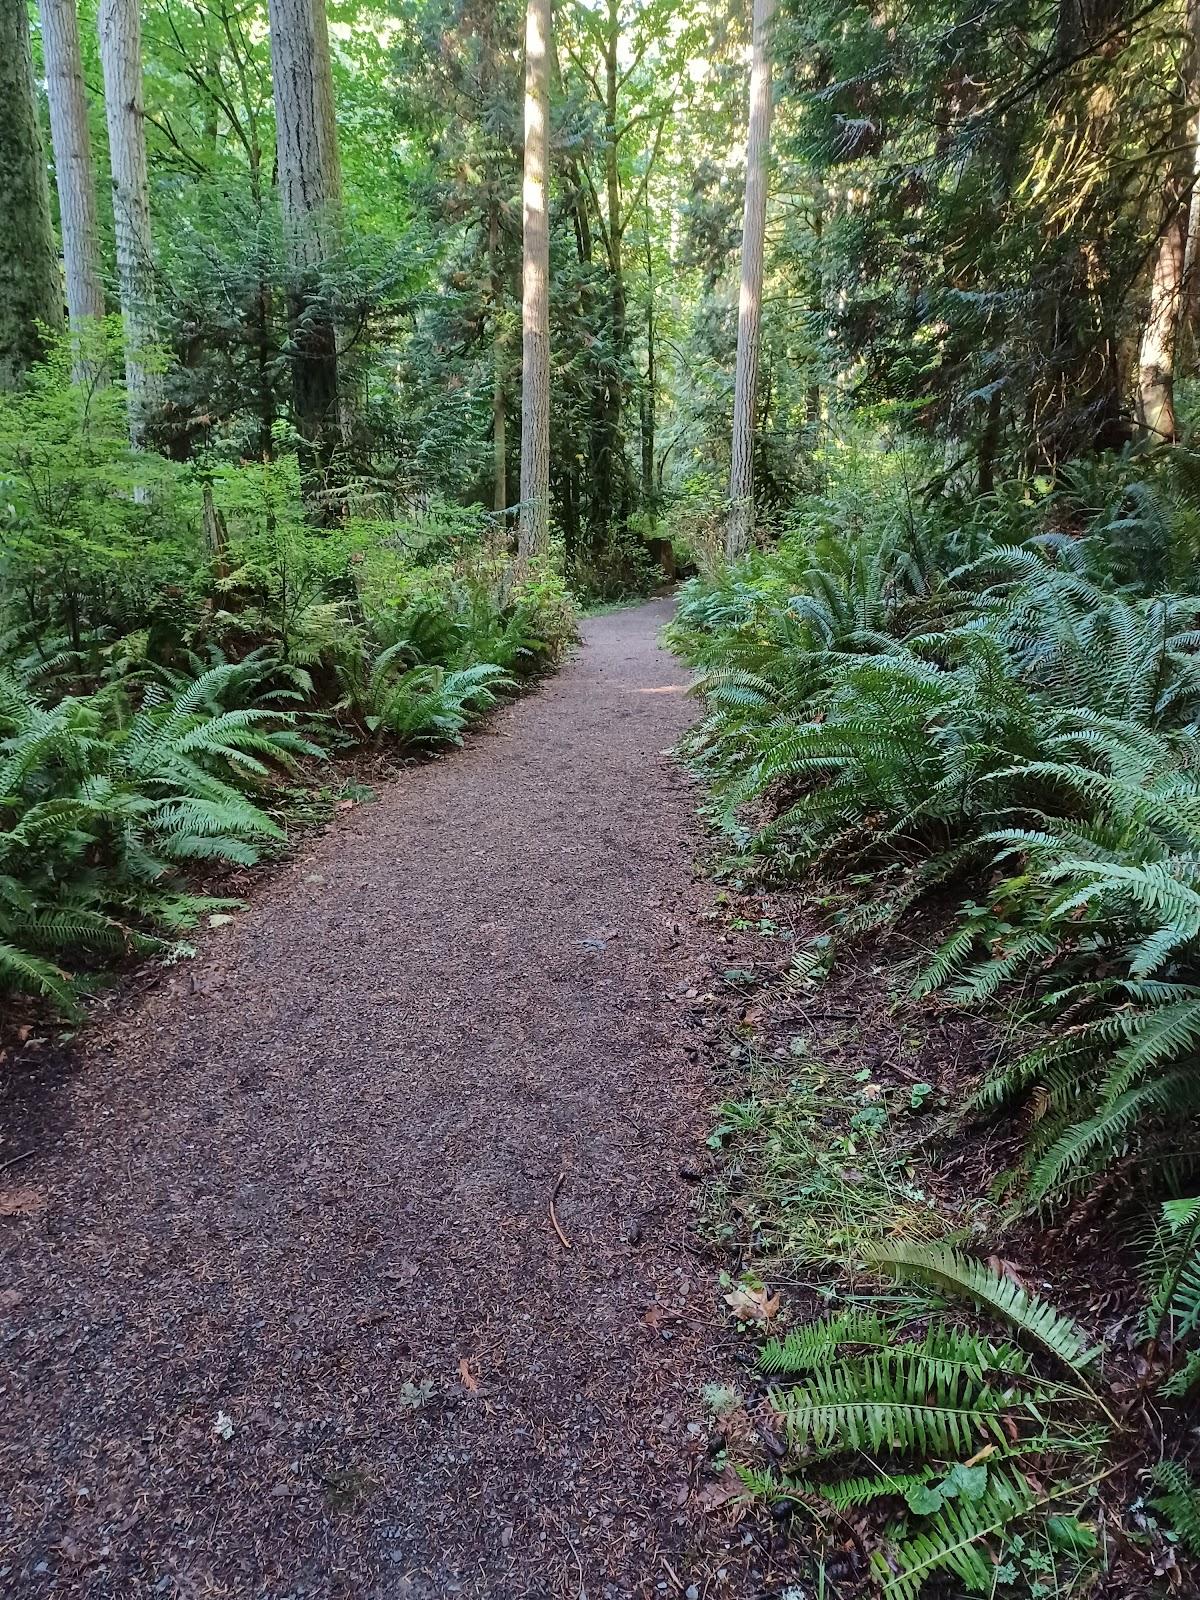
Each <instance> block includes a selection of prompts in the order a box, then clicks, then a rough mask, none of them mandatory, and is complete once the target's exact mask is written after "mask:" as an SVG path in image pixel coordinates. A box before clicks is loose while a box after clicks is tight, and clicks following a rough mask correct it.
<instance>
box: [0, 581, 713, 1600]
mask: <svg viewBox="0 0 1200 1600" xmlns="http://www.w3.org/2000/svg"><path fill="white" fill-rule="evenodd" d="M666 616H667V608H666V606H665V605H663V604H656V605H653V606H647V607H643V608H640V609H636V610H630V611H626V612H622V613H619V614H616V615H611V616H607V617H604V618H599V619H595V620H593V621H591V622H590V623H589V624H588V625H587V628H586V646H585V648H584V649H583V651H582V652H581V653H580V655H579V656H578V658H577V659H576V660H575V661H574V662H573V663H572V664H571V665H570V666H568V668H567V669H566V670H565V671H564V672H563V673H562V674H561V675H560V676H559V677H558V678H556V679H555V680H554V681H552V682H551V683H549V684H547V685H546V686H545V687H544V688H543V689H542V690H541V691H540V692H539V693H537V694H536V695H534V696H532V697H530V698H528V699H526V700H523V701H521V702H520V703H518V704H516V705H514V706H512V707H511V708H509V709H507V710H506V711H505V712H503V713H502V714H501V715H500V716H498V717H497V718H496V719H495V720H494V721H493V723H492V724H491V726H490V728H489V729H488V730H487V731H485V732H484V733H482V734H480V735H479V736H477V737H475V738H474V739H473V740H472V741H471V743H470V744H469V746H468V748H467V749H466V750H464V751H462V752H456V753H454V754H453V755H451V756H450V757H448V758H447V759H445V760H442V761H437V762H433V763H430V764H429V765H426V766H422V767H419V768H416V769H414V770H412V771H411V772H406V773H404V774H403V775H401V776H400V777H399V778H397V780H396V781H395V782H394V783H391V784H389V786H388V787H387V788H386V789H384V790H383V791H381V792H380V793H379V794H378V796H377V801H376V803H373V804H368V805H363V806H361V807H359V808H358V809H357V810H356V811H354V812H353V813H349V814H347V815H346V816H345V817H344V818H343V819H342V820H341V821H340V822H339V824H338V825H337V826H336V827H334V828H333V829H331V830H330V831H329V832H328V833H327V834H326V835H324V836H323V837H322V838H321V839H320V840H319V841H317V842H315V843H314V844H313V845H312V846H311V847H310V848H308V849H307V850H305V851H304V852H303V854H302V857H301V859H299V860H297V861H296V862H295V863H293V864H292V865H291V866H290V867H289V868H288V869H287V870H286V871H285V872H283V873H282V874H280V875H279V876H278V877H277V878H276V879H275V880H274V881H272V882H271V883H269V884H268V885H266V886H265V887H264V888H262V889H261V890H260V891H259V892H258V893H257V895H256V897H255V900H254V903H253V905H252V906H251V908H250V909H249V910H248V911H247V912H246V913H245V914H243V915H240V916H239V917H238V918H237V920H236V924H235V925H234V926H232V927H229V928H226V929H224V930H222V931H221V932H220V933H219V934H214V935H213V936H212V937H210V938H208V939H207V940H206V942H205V944H204V948H203V950H202V952H201V956H200V958H199V959H197V960H196V961H193V962H190V963H187V964H185V965H184V966H181V967H180V968H179V969H178V971H177V973H176V974H175V975H174V976H172V978H171V979H170V980H169V981H168V982H166V983H164V984H163V985H162V986H161V987H160V988H159V989H157V990H156V991H155V992H154V993H153V994H152V995H151V996H150V997H149V998H148V999H146V1000H144V1001H142V1002H141V1003H139V1004H138V1005H137V1006H136V1007H135V1008H134V1009H133V1010H132V1012H129V1013H127V1014H126V1015H125V1016H124V1017H123V1018H120V1019H114V1020H113V1021H111V1022H109V1023H107V1024H105V1025H103V1026H102V1027H100V1028H99V1029H96V1030H93V1032H92V1033H91V1035H90V1038H89V1041H88V1043H87V1046H86V1051H85V1054H84V1059H83V1060H82V1061H81V1063H80V1064H79V1068H78V1070H77V1071H76V1072H74V1073H72V1075H71V1077H70V1078H69V1080H68V1082H67V1083H66V1084H65V1086H64V1088H63V1090H62V1101H63V1103H62V1107H61V1115H62V1119H63V1128H62V1131H61V1134H60V1135H59V1136H58V1137H56V1139H55V1140H53V1141H51V1142H50V1144H49V1147H48V1148H47V1149H45V1150H44V1151H42V1152H40V1153H39V1155H38V1156H37V1158H36V1159H34V1160H31V1161H28V1162H25V1163H24V1164H22V1165H21V1166H20V1167H18V1168H15V1169H13V1170H12V1171H11V1172H9V1173H6V1174H0V1197H2V1196H4V1195H6V1194H7V1195H8V1196H9V1205H8V1208H7V1209H9V1210H12V1209H13V1205H12V1201H11V1196H12V1194H13V1192H14V1191H15V1192H18V1194H21V1193H24V1195H25V1199H24V1201H23V1202H21V1201H20V1200H18V1203H17V1205H16V1211H17V1213H18V1214H17V1215H12V1216H8V1217H6V1218H5V1217H0V1248H2V1249H3V1250H4V1252H5V1258H4V1267H3V1275H2V1276H0V1312H2V1313H3V1318H4V1323H5V1327H4V1331H3V1333H2V1334H0V1507H3V1506H4V1504H5V1502H7V1510H6V1511H5V1510H0V1593H2V1594H4V1595H20V1596H22V1597H31V1600H33V1597H40V1596H43V1595H51V1594H53V1595H71V1596H89V1597H90V1596H95V1597H100V1596H106V1597H107V1596H112V1597H117V1596H120V1597H121V1600H134V1597H140V1596H143V1595H167V1596H181V1597H182V1596H187V1597H192V1596H197V1597H199V1596H231V1597H237V1600H251V1597H259V1596H262V1597H268V1596H269V1597H270V1600H284V1597H292V1596H296V1597H298V1596H301V1595H305V1596H320V1597H325V1596H328V1597H331V1600H332V1597H354V1600H362V1597H372V1600H374V1597H379V1600H384V1597H387V1600H393V1597H395V1600H400V1597H405V1596H412V1597H438V1600H440V1597H441V1596H448V1595H466V1596H481V1597H482V1596H496V1597H504V1600H517V1597H521V1596H547V1597H549V1596H571V1597H573V1600H575V1597H578V1596H580V1595H582V1594H586V1595H587V1596H588V1597H589V1600H598V1597H601V1596H618V1595H627V1594H630V1593H639V1594H640V1593H647V1594H653V1593H655V1592H656V1590H655V1585H656V1584H657V1583H660V1582H662V1581H663V1580H664V1575H665V1569H664V1567H663V1565H662V1556H663V1555H664V1554H665V1555H666V1556H667V1558H668V1560H669V1561H670V1563H671V1567H672V1569H673V1570H674V1571H675V1572H677V1573H679V1574H680V1577H681V1581H682V1584H683V1585H686V1584H687V1583H688V1582H690V1581H692V1580H691V1577H690V1575H689V1572H688V1570H687V1566H686V1563H687V1560H688V1543H689V1538H690V1534H689V1529H688V1526H687V1522H688V1513H687V1511H686V1510H681V1509H680V1508H681V1507H682V1506H683V1503H684V1501H685V1499H686V1489H687V1481H688V1477H689V1474H690V1473H694V1471H695V1468H696V1456H697V1452H698V1449H699V1446H698V1444H697V1442H696V1439H695V1438H694V1436H693V1434H689V1430H688V1423H689V1421H690V1420H692V1419H694V1418H695V1417H696V1416H697V1414H698V1411H699V1406H698V1402H697V1398H696V1391H697V1388H698V1386H699V1384H700V1383H701V1382H702V1381H703V1380H704V1378H705V1376H706V1363H708V1364H709V1365H711V1363H712V1361H713V1359H714V1358H713V1356H712V1353H711V1348H710V1346H709V1345H708V1342H707V1341H708V1340H709V1339H710V1337H711V1332H710V1329H709V1327H708V1324H709V1321H710V1318H711V1301H712V1298H713V1295H712V1283H711V1273H710V1271H709V1269H707V1268H706V1267H705V1266H704V1265H703V1264H698V1263H697V1262H696V1260H695V1259H694V1257H693V1256H692V1255H691V1254H690V1253H689V1251H688V1249H687V1240H688V1228H689V1209H688V1194H687V1183H686V1181H685V1179H684V1177H682V1176H681V1168H686V1167H687V1166H688V1165H689V1164H690V1162H691V1160H693V1159H694V1152H695V1138H696V1134H697V1130H698V1128H699V1126H700V1123H701V1110H700V1108H701V1106H702V1103H703V1098H704V1094H705V1090H704V1088H703V1086H702V1085H701V1084H699V1083H697V1082H696V1074H695V1071H694V1069H692V1068H690V1067H689V1066H688V1065H687V1063H686V1061H685V1059H684V1056H683V1052H682V1050H681V1048H680V1045H679V1043H678V1039H677V1032H676V1019H675V1017H674V1015H673V1011H674V1007H673V1006H672V1004H671V1003H670V994H671V992H672V990H673V989H674V988H675V986H676V985H678V984H679V983H680V981H681V979H682V977H683V976H684V974H683V971H682V960H683V958H682V957H681V956H680V954H679V952H678V950H677V949H676V950H674V952H673V941H674V934H673V924H674V923H675V922H676V919H677V918H683V919H686V918H687V917H688V916H689V915H690V908H689V903H690V902H691V900H692V897H693V885H692V874H691V862H692V853H693V845H694V840H695V835H694V831H693V823H692V806H693V797H692V796H691V795H690V794H689V792H688V789H687V786H686V784H685V782H684V780H683V778H682V777H681V775H680V773H679V772H678V770H677V769H676V767H675V766H674V765H673V763H672V762H671V761H670V760H669V759H668V758H667V756H666V755H665V749H666V747H668V746H670V745H671V744H672V743H673V742H674V740H675V739H676V738H677V736H678V735H679V733H680V732H681V730H682V729H683V728H684V726H685V725H686V724H687V722H688V721H689V719H690V717H691V715H692V708H691V706H690V704H689V702H688V701H686V700H685V698H684V696H683V694H682V686H683V683H684V681H685V674H684V672H683V670H682V669H681V667H680V666H679V664H678V663H677V662H675V661H673V660H672V659H671V658H670V657H669V656H667V655H666V654H665V653H664V652H663V651H662V650H660V649H659V648H658V647H657V645H656V643H655V638H656V633H657V630H658V629H659V628H660V627H661V625H662V624H663V622H664V621H665V620H666ZM560 1174H561V1175H563V1177H562V1183H561V1187H560V1189H559V1192H558V1197H557V1200H556V1211H557V1214H558V1219H559V1221H560V1223H561V1226H562V1229H563V1231H564V1233H565V1234H566V1236H567V1237H568V1238H569V1240H570V1248H569V1249H564V1248H563V1246H562V1244H561V1243H560V1242H559V1240H558V1239H557V1237H556V1236H555V1233H554V1231H553V1229H552V1227H551V1224H550V1220H549V1216H548V1204H549V1200H550V1197H551V1195H552V1193H553V1191H554V1189H555V1186H556V1184H558V1181H559V1178H560ZM3 1209H5V1208H4V1206H3V1205H2V1204H0V1210H3ZM655 1303H658V1304H659V1305H667V1306H668V1307H673V1308H674V1309H675V1310H676V1311H678V1310H680V1309H686V1314H685V1315H684V1316H683V1317H681V1318H674V1319H672V1318H670V1317H668V1318H666V1319H665V1320H662V1321H661V1322H660V1321H659V1317H660V1313H658V1312H652V1313H651V1316H650V1325H649V1326H648V1325H647V1323H646V1321H645V1319H644V1313H645V1311H646V1308H647V1307H648V1306H653V1305H654V1304H655ZM656 1322H657V1323H658V1324H659V1325H658V1326H655V1323H656ZM664 1331H665V1332H666V1333H667V1334H668V1337H667V1338H664V1337H663V1333H664ZM702 1587H704V1588H705V1592H706V1593H707V1592H708V1589H707V1586H706V1585H704V1584H702ZM672 1592H678V1591H675V1590H674V1586H673V1584H672ZM714 1592H717V1591H715V1590H714Z"/></svg>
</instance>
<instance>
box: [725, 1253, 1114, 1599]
mask: <svg viewBox="0 0 1200 1600" xmlns="http://www.w3.org/2000/svg"><path fill="white" fill-rule="evenodd" d="M871 1259H872V1262H873V1264H874V1265H875V1266H876V1268H877V1269H878V1270H880V1271H884V1272H888V1273H890V1274H892V1275H894V1276H898V1277H900V1278H902V1279H904V1280H905V1281H907V1282H909V1283H912V1284H916V1285H919V1286H921V1287H923V1288H925V1289H926V1290H927V1291H930V1292H931V1293H933V1294H935V1295H936V1296H938V1297H939V1298H941V1299H960V1300H965V1301H968V1302H970V1303H972V1304H973V1305H974V1306H975V1307H976V1309H977V1310H979V1311H981V1312H982V1313H984V1314H985V1315H986V1317H987V1318H988V1320H990V1321H993V1322H996V1323H999V1324H1002V1325H1003V1326H1004V1327H1005V1328H1006V1329H1007V1331H1008V1333H1009V1335H1010V1337H1008V1338H1006V1339H1004V1340H1001V1341H997V1340H995V1339H992V1338H990V1337H988V1336H987V1335H986V1334H984V1333H982V1332H980V1331H978V1330H977V1329H976V1328H975V1327H972V1326H967V1325H965V1324H962V1323H960V1322H956V1321H952V1320H950V1318H948V1317H947V1316H945V1315H944V1314H941V1313H940V1312H938V1311H937V1310H936V1309H935V1310H932V1312H931V1314H930V1315H929V1316H928V1317H927V1318H926V1319H924V1321H923V1326H922V1327H921V1328H920V1329H919V1330H918V1331H916V1332H908V1331H906V1326H907V1324H908V1322H911V1318H912V1313H911V1311H909V1312H906V1313H900V1312H896V1313H892V1314H885V1313H880V1312H879V1311H876V1310H871V1309H852V1310H848V1311H845V1312H842V1313H839V1314H836V1315H833V1316H829V1317H826V1318H824V1319H822V1320H821V1321H819V1322H815V1323H810V1324H807V1325H805V1326H802V1327H799V1328H796V1329H794V1330H792V1331H791V1332H790V1333H789V1334H788V1335H787V1336H786V1337H785V1338H783V1339H775V1340H772V1341H770V1343H768V1344H767V1346H766V1347H765V1349H764V1350H763V1352H762V1356H761V1361H760V1364H761V1366H762V1369H763V1370H764V1372H766V1373H767V1374H769V1375H770V1378H771V1379H772V1385H771V1389H770V1400H769V1403H770V1406H771V1408H772V1410H773V1412H774V1413H775V1415H776V1416H777V1418H778V1419H779V1425H780V1427H781V1428H782V1431H783V1433H784V1436H785V1438H786V1440H787V1445H788V1455H789V1464H788V1466H787V1467H786V1470H785V1472H784V1474H783V1476H782V1477H781V1478H775V1477H773V1476H764V1475H758V1476H757V1477H755V1476H754V1475H752V1474H751V1475H747V1483H748V1486H749V1487H750V1488H751V1489H752V1490H753V1491H755V1492H758V1493H760V1494H764V1495H766V1496H768V1497H770V1496H779V1495H787V1496H788V1497H790V1498H796V1499H800V1500H802V1501H804V1502H805V1503H806V1504H807V1505H809V1506H810V1507H812V1508H813V1510H814V1511H815V1512H816V1514H817V1515H818V1516H819V1515H821V1514H822V1512H823V1510H824V1508H830V1509H831V1510H832V1511H834V1512H836V1513H840V1514H845V1513H846V1512H848V1511H850V1510H853V1509H857V1508H860V1507H864V1506H868V1505H871V1506H873V1507H874V1508H875V1510H876V1511H877V1512H878V1513H880V1514H882V1515H883V1516H884V1518H885V1519H886V1520H885V1522H884V1525H883V1532H882V1537H881V1538H880V1539H879V1540H878V1542H875V1543H873V1546H872V1549H871V1561H872V1566H873V1568H874V1570H875V1575H876V1577H877V1579H878V1581H879V1583H880V1585H881V1587H882V1590H883V1593H884V1594H885V1595H888V1596H890V1597H893V1600H915V1597H916V1596H917V1595H919V1594H920V1593H922V1592H923V1590H924V1588H925V1586H926V1584H927V1583H928V1582H932V1581H933V1580H936V1579H939V1578H941V1579H945V1578H952V1579H955V1580H957V1582H958V1583H959V1584H960V1585H962V1587H963V1588H964V1589H965V1591H966V1592H968V1593H971V1594H994V1593H995V1589H996V1582H997V1557H998V1554H999V1552H1000V1550H1001V1549H1002V1547H1003V1545H1004V1542H1005V1540H1006V1539H1008V1538H1011V1537H1012V1536H1014V1535H1017V1534H1019V1532H1020V1530H1021V1529H1022V1528H1025V1527H1026V1526H1027V1524H1029V1523H1030V1522H1031V1521H1035V1520H1037V1519H1039V1518H1040V1519H1042V1520H1043V1521H1044V1520H1045V1518H1046V1517H1047V1516H1048V1515H1049V1514H1050V1511H1051V1508H1054V1509H1057V1510H1059V1511H1061V1510H1062V1507H1063V1503H1064V1502H1065V1503H1067V1504H1071V1503H1073V1504H1074V1505H1075V1506H1076V1507H1077V1508H1082V1507H1083V1506H1084V1505H1085V1504H1086V1501H1087V1498H1088V1490H1089V1480H1090V1478H1091V1476H1092V1473H1093V1469H1094V1465H1095V1461H1096V1458H1097V1454H1098V1452H1099V1450H1100V1449H1101V1447H1102V1445H1103V1444H1104V1440H1105V1434H1104V1430H1103V1428H1102V1427H1100V1426H1098V1425H1097V1421H1096V1418H1097V1416H1098V1415H1099V1414H1100V1412H1099V1406H1098V1402H1097V1401H1096V1399H1095V1396H1094V1395H1093V1394H1092V1391H1091V1389H1090V1387H1089V1386H1088V1382H1087V1375H1086V1374H1087V1369H1088V1368H1089V1367H1090V1365H1091V1364H1092V1362H1093V1361H1094V1359H1095V1354H1096V1352H1095V1351H1094V1350H1091V1349H1089V1347H1088V1345H1087V1341H1086V1340H1085V1339H1084V1337H1083V1335H1082V1334H1081V1332H1080V1330H1079V1329H1078V1328H1077V1327H1076V1326H1075V1325H1074V1324H1073V1323H1072V1322H1071V1321H1070V1319H1068V1318H1067V1317H1065V1316H1063V1315H1062V1313H1061V1312H1059V1311H1057V1310H1056V1309H1055V1308H1054V1307H1053V1306H1051V1305H1049V1304H1047V1303H1046V1302H1045V1301H1042V1300H1039V1299H1038V1298H1037V1297H1036V1296H1033V1295H1030V1294H1029V1293H1028V1292H1027V1291H1025V1290H1024V1289H1022V1288H1021V1287H1020V1286H1019V1285H1017V1284H1015V1283H1013V1282H1012V1281H1011V1280H1010V1279H1008V1278H1006V1277H1003V1276H1001V1275H1000V1274H998V1273H996V1272H994V1271H992V1270H991V1269H990V1268H989V1267H986V1266H984V1265H983V1264H982V1263H980V1262H978V1261H975V1260H973V1259H972V1258H971V1257H969V1256H966V1255H964V1254H962V1253H961V1252H959V1251H957V1250H954V1249H952V1248H950V1247H949V1246H945V1245H927V1246H905V1247H897V1248H892V1249H889V1250H880V1251H877V1252H875V1253H874V1254H873V1256H872V1258H871ZM933 1304H934V1305H936V1301H935V1302H933ZM1035 1357H1041V1358H1045V1357H1051V1358H1053V1361H1054V1362H1055V1363H1056V1364H1057V1366H1058V1369H1059V1370H1058V1372H1056V1373H1049V1372H1048V1371H1043V1370H1041V1366H1042V1365H1043V1361H1040V1360H1039V1359H1035ZM1064 1368H1065V1369H1066V1375H1065V1376H1064V1375H1063V1369H1064ZM868 1462H870V1463H873V1464H874V1470H873V1471H871V1472H869V1473H864V1472H863V1470H862V1469H863V1466H864V1464H865V1463H868ZM793 1463H794V1464H793ZM847 1467H849V1468H850V1469H851V1470H850V1471H847V1470H846V1468H847ZM1047 1481H1049V1482H1051V1483H1052V1484H1053V1487H1052V1488H1050V1489H1049V1490H1047V1489H1046V1488H1044V1487H1043V1484H1044V1483H1046V1482H1047ZM1085 1531H1086V1530H1085Z"/></svg>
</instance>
